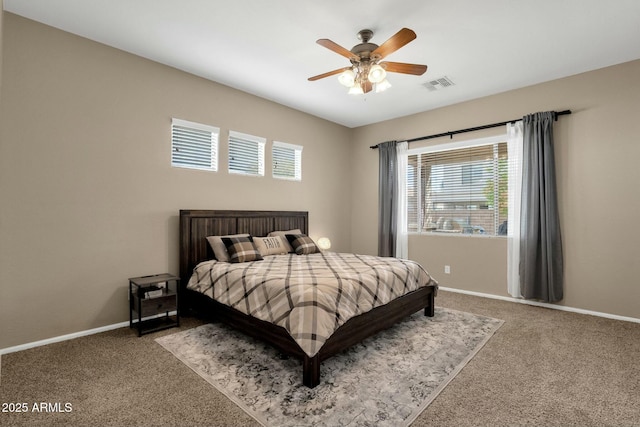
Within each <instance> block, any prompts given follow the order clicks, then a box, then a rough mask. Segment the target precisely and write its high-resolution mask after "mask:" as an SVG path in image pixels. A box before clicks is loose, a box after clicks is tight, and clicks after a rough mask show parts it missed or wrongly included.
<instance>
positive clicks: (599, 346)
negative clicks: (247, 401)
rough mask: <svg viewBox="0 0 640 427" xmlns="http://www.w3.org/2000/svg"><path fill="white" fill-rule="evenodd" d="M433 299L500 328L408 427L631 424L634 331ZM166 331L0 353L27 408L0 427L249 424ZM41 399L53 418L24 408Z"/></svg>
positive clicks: (494, 304) (15, 399) (6, 379)
mask: <svg viewBox="0 0 640 427" xmlns="http://www.w3.org/2000/svg"><path fill="white" fill-rule="evenodd" d="M436 304H437V305H438V306H442V307H448V308H452V309H455V310H460V311H466V312H471V313H476V314H480V315H484V316H489V317H494V318H498V319H503V320H504V321H505V323H504V325H503V326H502V327H501V328H500V329H499V330H498V331H497V332H496V334H495V335H494V336H493V337H492V338H491V340H489V342H488V343H487V344H486V345H485V346H484V347H483V348H482V350H481V351H480V352H479V353H478V354H477V355H476V356H475V357H474V358H473V359H472V360H471V361H470V362H469V363H468V364H467V365H466V367H465V368H464V369H463V370H462V372H460V374H458V375H457V376H456V378H455V379H454V380H453V381H452V382H451V383H450V384H449V385H448V386H447V387H446V388H445V389H444V391H442V392H441V393H440V395H439V396H438V397H437V398H436V399H435V400H434V401H433V402H432V403H431V405H429V407H428V408H427V409H426V410H425V411H424V412H423V413H422V414H421V415H420V416H419V417H418V418H417V419H416V421H415V422H414V423H413V425H414V426H436V425H437V426H523V425H532V426H533V425H535V426H540V425H544V426H637V425H640V405H639V404H638V401H639V396H640V363H638V357H639V355H640V324H638V323H628V322H620V321H615V320H609V319H603V318H597V317H592V316H586V315H579V314H574V313H567V312H561V311H556V310H549V309H543V308H539V307H532V306H526V305H522V304H515V303H510V302H504V301H498V300H490V299H485V298H479V297H473V296H468V295H461V294H455V293H450V292H446V291H441V292H440V293H439V295H438V297H437V299H436ZM201 323H202V322H200V321H197V320H195V319H183V321H182V322H181V324H182V326H181V329H188V328H192V327H195V326H197V325H200V324H201ZM176 331H177V329H169V330H167V331H163V332H158V333H156V334H150V335H146V336H144V337H141V338H138V337H137V336H136V335H135V333H134V332H133V331H131V330H129V329H127V328H123V329H118V330H115V331H110V332H105V333H102V334H97V335H92V336H88V337H83V338H78V339H75V340H72V341H66V342H62V343H56V344H51V345H48V346H44V347H39V348H35V349H31V350H26V351H22V352H17V353H11V354H7V355H4V356H2V365H1V366H2V372H1V374H2V377H1V383H0V403H2V404H3V408H2V409H5V407H7V408H8V404H9V403H13V404H16V403H18V404H20V403H26V404H27V406H28V408H29V410H28V412H27V413H15V412H0V425H1V426H5V425H6V426H56V425H72V426H122V425H127V426H178V425H180V426H251V425H257V423H256V422H255V421H254V420H253V419H252V418H251V417H249V416H248V415H247V414H246V413H244V411H242V410H241V409H240V408H238V407H237V406H236V405H235V404H234V403H232V402H231V401H230V400H229V399H227V398H226V397H225V396H223V395H222V394H221V393H219V392H218V391H217V390H216V389H215V388H213V387H212V386H211V385H210V384H209V383H207V382H206V381H205V380H203V379H202V378H201V377H199V376H198V375H197V374H196V373H195V372H193V371H192V370H191V369H189V368H188V367H187V366H185V365H184V364H183V363H182V362H180V361H179V360H178V359H176V358H175V357H174V356H173V355H171V354H170V353H168V352H167V351H166V350H164V349H163V348H162V347H161V346H159V345H158V344H157V343H156V342H155V341H154V339H155V338H157V337H158V336H161V335H168V334H172V333H175V332H176ZM41 402H44V403H45V404H46V405H45V406H44V407H45V408H49V409H51V410H58V409H60V410H61V411H62V412H53V413H52V412H32V410H33V405H34V403H38V407H40V405H39V404H40V403H41ZM66 403H69V404H70V405H71V408H70V409H71V410H70V412H64V410H66V409H67V408H68V406H65V404H66ZM4 404H7V405H4ZM14 408H15V405H14Z"/></svg>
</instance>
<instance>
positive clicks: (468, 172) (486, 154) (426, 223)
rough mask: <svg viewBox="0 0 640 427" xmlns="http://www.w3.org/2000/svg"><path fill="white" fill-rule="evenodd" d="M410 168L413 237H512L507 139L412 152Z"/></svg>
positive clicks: (409, 216) (409, 219)
mask: <svg viewBox="0 0 640 427" xmlns="http://www.w3.org/2000/svg"><path fill="white" fill-rule="evenodd" d="M505 139H506V138H505ZM407 163H408V164H407V224H408V231H409V232H419V233H461V234H488V235H503V234H506V226H507V222H506V221H507V197H508V182H507V177H508V157H507V143H506V142H502V138H500V140H498V139H496V138H490V139H489V140H487V139H485V140H479V141H478V140H476V141H468V142H464V143H452V144H443V145H439V146H434V147H428V148H423V149H415V150H410V151H409V155H408V162H407Z"/></svg>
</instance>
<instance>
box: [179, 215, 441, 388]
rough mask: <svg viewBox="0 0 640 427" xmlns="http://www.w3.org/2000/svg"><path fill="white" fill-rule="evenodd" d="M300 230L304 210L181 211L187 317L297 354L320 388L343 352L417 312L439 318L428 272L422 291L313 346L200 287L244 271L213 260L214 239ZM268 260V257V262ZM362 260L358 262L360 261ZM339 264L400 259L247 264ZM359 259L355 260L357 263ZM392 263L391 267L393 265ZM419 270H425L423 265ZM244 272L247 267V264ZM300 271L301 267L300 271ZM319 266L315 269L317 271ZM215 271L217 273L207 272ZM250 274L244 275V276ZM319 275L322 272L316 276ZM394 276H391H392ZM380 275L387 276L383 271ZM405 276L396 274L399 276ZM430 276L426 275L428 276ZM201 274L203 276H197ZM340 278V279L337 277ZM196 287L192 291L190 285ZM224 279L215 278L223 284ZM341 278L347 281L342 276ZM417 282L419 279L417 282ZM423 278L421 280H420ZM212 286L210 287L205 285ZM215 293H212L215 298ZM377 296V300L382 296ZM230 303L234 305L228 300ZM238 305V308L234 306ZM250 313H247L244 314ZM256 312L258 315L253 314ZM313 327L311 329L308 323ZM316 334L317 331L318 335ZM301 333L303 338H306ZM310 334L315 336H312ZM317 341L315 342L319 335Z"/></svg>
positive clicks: (329, 257)
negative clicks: (324, 367) (326, 369)
mask: <svg viewBox="0 0 640 427" xmlns="http://www.w3.org/2000/svg"><path fill="white" fill-rule="evenodd" d="M293 229H298V230H300V231H301V233H302V234H305V235H307V234H308V212H304V211H235V210H234V211H230V210H181V211H180V277H181V285H180V297H179V301H180V304H181V307H180V309H181V312H182V313H189V312H191V313H194V314H196V315H199V316H203V317H206V318H210V319H212V320H217V321H221V322H223V323H226V324H228V325H230V326H232V327H234V328H236V329H238V330H240V331H242V332H244V333H245V334H247V335H249V336H252V337H255V338H259V339H262V340H263V341H266V342H268V343H269V344H271V345H272V346H274V347H275V348H277V349H278V350H279V351H280V352H282V353H283V354H285V355H288V356H294V357H297V358H299V359H301V360H302V367H303V375H302V377H303V378H302V379H303V381H302V382H303V384H304V385H306V386H307V387H311V388H313V387H315V386H317V385H318V384H319V383H320V365H321V363H322V361H323V360H325V359H327V358H328V357H331V356H332V355H334V354H337V353H339V352H341V351H343V350H345V349H347V348H348V347H350V346H352V345H354V344H356V343H358V342H360V341H362V340H363V339H365V338H367V337H369V336H371V335H374V334H376V333H377V332H379V331H381V330H383V329H386V328H388V327H390V326H392V325H393V324H395V323H397V322H398V321H400V320H401V319H403V318H404V317H406V316H408V315H410V314H413V313H415V312H417V311H420V310H424V314H425V315H426V316H433V313H434V297H435V294H436V291H437V283H436V282H435V281H434V280H433V279H432V278H431V277H430V276H429V275H428V274H427V273H426V272H424V270H422V271H423V272H424V275H421V276H420V278H419V280H420V281H421V282H425V283H420V285H419V287H417V288H416V289H414V290H409V291H408V292H407V293H404V294H403V295H401V296H399V297H393V299H391V300H390V301H389V302H387V303H384V305H378V306H375V307H374V308H372V309H367V311H366V312H363V313H362V314H357V315H355V316H353V317H350V318H348V320H343V321H341V322H340V323H339V325H337V326H336V328H335V330H333V331H332V332H331V333H330V334H329V335H327V336H326V337H323V338H322V340H321V342H320V344H317V347H316V348H313V345H314V344H313V343H312V344H308V343H307V342H305V341H303V340H301V339H300V337H299V336H298V335H296V334H295V333H294V334H293V336H296V339H294V337H293V336H292V333H291V332H290V330H288V329H287V328H289V327H290V325H289V324H287V325H286V327H285V325H284V324H283V323H282V322H278V321H276V320H274V319H271V321H268V320H269V318H267V317H265V316H262V317H264V318H265V319H267V320H263V319H261V318H259V317H257V316H259V313H257V312H256V313H253V312H252V311H251V309H244V307H243V306H238V305H236V306H235V307H236V308H232V307H231V306H229V305H226V304H223V303H221V302H218V301H216V300H214V299H212V298H211V295H207V293H206V292H203V289H198V286H194V282H198V280H200V278H207V277H208V276H212V275H213V274H214V273H212V272H213V271H215V270H214V267H215V268H229V269H233V268H234V267H236V268H237V267H238V264H236V265H235V266H232V265H230V264H229V263H220V262H215V261H211V260H212V259H215V257H214V254H213V251H212V249H211V246H210V245H209V243H208V242H207V237H209V236H225V235H235V234H241V233H246V234H249V235H251V236H267V234H269V233H270V232H272V231H278V230H293ZM266 258H267V257H265V259H266ZM338 258H339V259H338ZM355 258H357V259H355ZM336 259H338V261H339V262H349V263H351V262H364V263H365V266H364V267H363V266H359V267H351V265H352V264H348V265H349V266H350V267H349V268H351V269H360V270H359V271H364V270H363V269H369V268H371V269H379V270H376V271H391V270H392V269H390V268H389V266H388V265H387V264H386V263H391V262H393V261H394V259H392V258H378V257H367V256H360V255H354V254H332V253H326V254H313V255H302V256H300V255H295V254H289V255H276V256H274V257H269V258H268V259H267V262H264V260H263V261H255V262H252V263H244V264H245V265H246V270H247V271H249V269H250V268H254V265H255V268H258V267H259V268H266V269H273V270H277V269H276V268H275V267H274V266H276V265H277V264H278V263H281V264H283V265H288V266H289V267H288V268H289V269H291V268H292V267H291V266H292V265H295V266H299V265H301V264H302V263H305V264H318V265H320V267H318V268H323V269H325V270H326V269H329V270H331V271H333V272H335V271H334V270H335V267H332V266H333V265H334V264H333V263H334V262H335V260H336ZM353 259H355V260H354V261H352V260H353ZM389 265H390V264H389ZM418 267H419V266H418ZM243 268H245V267H244V266H243ZM296 268H297V267H296ZM313 268H315V267H313ZM206 269H211V271H209V270H206ZM228 274H230V273H229V272H228V271H225V272H224V273H220V276H221V277H222V276H226V275H228ZM243 274H244V273H243ZM314 274H316V273H314ZM389 274H391V273H389ZM378 275H382V274H381V273H378ZM398 275H399V274H395V276H398ZM425 275H426V276H425ZM196 276H197V277H196ZM336 277H338V275H336ZM191 279H193V280H192V283H191V285H190V286H191V289H190V288H189V287H188V284H189V283H190V280H191ZM218 280H219V278H217V277H216V278H215V280H214V282H215V283H217V282H218ZM338 280H341V279H340V278H338ZM412 280H413V279H412ZM416 280H417V279H416ZM203 288H206V286H203ZM212 293H213V291H211V294H212ZM376 298H377V297H376ZM227 303H228V301H227ZM232 305H233V304H232ZM243 311H244V312H243ZM247 313H252V314H253V315H250V314H247ZM307 327H308V325H307ZM314 332H315V331H314ZM300 335H301V334H300ZM307 335H309V334H307ZM313 335H314V339H315V333H314V334H313Z"/></svg>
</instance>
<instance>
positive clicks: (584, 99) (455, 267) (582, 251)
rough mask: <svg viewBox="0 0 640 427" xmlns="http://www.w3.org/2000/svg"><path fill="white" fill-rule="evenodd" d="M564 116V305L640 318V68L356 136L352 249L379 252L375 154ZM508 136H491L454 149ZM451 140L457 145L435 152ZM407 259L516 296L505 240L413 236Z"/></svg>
mask: <svg viewBox="0 0 640 427" xmlns="http://www.w3.org/2000/svg"><path fill="white" fill-rule="evenodd" d="M422 96H437V94H430V93H425V94H423V95H422ZM564 109H571V110H572V111H573V114H572V115H570V116H562V117H560V118H559V120H558V121H557V122H556V123H555V144H556V166H557V175H558V192H559V204H560V220H561V225H562V233H563V241H564V262H565V299H564V301H562V304H564V305H567V306H571V307H575V308H581V309H586V310H594V311H599V312H604V313H609V314H615V315H620V316H629V317H635V318H640V286H638V283H639V281H638V277H640V262H638V253H639V248H640V226H638V218H640V191H638V183H639V182H640V168H639V167H638V159H640V144H639V143H638V135H640V120H638V113H639V111H640V61H634V62H629V63H625V64H621V65H617V66H613V67H609V68H605V69H601V70H597V71H593V72H589V73H584V74H580V75H576V76H573V77H569V78H564V79H560V80H555V81H552V82H548V83H544V84H539V85H536V86H532V87H527V88H523V89H519V90H513V91H509V92H505V93H502V94H499V95H495V96H490V97H486V98H482V99H477V100H474V101H470V102H465V103H461V104H458V105H453V106H450V107H446V108H440V109H437V110H433V111H428V112H425V113H421V114H416V115H413V116H409V117H404V118H399V119H396V120H390V121H387V122H383V123H378V124H375V125H370V126H366V127H362V128H358V129H355V130H354V138H353V140H354V142H353V144H352V146H351V155H352V156H353V157H354V158H355V159H357V162H358V169H357V171H358V173H357V174H356V175H355V176H354V177H353V179H352V183H353V185H352V194H353V195H354V201H353V203H352V206H353V212H352V217H351V226H352V227H351V228H352V242H351V249H352V250H353V251H356V252H364V253H375V252H376V248H377V246H376V245H377V243H376V222H377V212H376V209H377V208H376V207H377V197H378V196H377V181H376V180H377V167H378V166H377V153H376V152H375V150H371V149H369V146H370V145H373V144H376V143H378V142H383V141H387V140H393V139H398V140H400V139H402V138H407V139H408V138H414V137H419V136H423V135H430V134H434V133H441V132H447V131H450V130H456V129H462V128H467V127H473V126H478V125H482V124H486V123H496V122H502V121H505V120H510V119H515V118H518V117H521V116H522V115H524V114H527V113H533V112H536V111H544V110H557V111H559V110H564ZM500 132H503V131H502V130H500V129H493V130H488V131H487V130H485V131H483V132H482V133H480V132H477V133H468V134H463V135H459V136H457V137H455V138H454V140H462V139H469V138H475V137H481V136H487V135H490V134H498V133H500ZM443 141H449V139H448V138H443V139H439V140H430V141H428V143H429V144H437V143H441V142H443ZM423 143H424V142H423ZM412 146H414V147H415V146H417V145H412ZM409 254H410V257H411V258H413V259H416V260H417V261H419V262H421V263H422V264H423V265H424V266H425V267H426V268H427V269H428V270H429V271H431V272H432V273H433V274H434V276H436V278H437V279H439V281H440V283H441V284H442V285H443V286H448V287H452V288H458V289H464V290H469V291H476V292H484V293H490V294H495V295H502V296H507V295H508V294H507V292H506V243H505V242H504V240H503V239H501V238H477V237H470V238H465V237H459V236H420V235H412V236H411V237H410V239H409ZM444 265H450V266H451V274H450V275H445V274H444Z"/></svg>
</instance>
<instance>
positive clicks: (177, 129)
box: [171, 119, 220, 171]
mask: <svg viewBox="0 0 640 427" xmlns="http://www.w3.org/2000/svg"><path fill="white" fill-rule="evenodd" d="M219 134H220V129H219V128H217V127H213V126H208V125H203V124H200V123H194V122H188V121H186V120H180V119H172V121H171V166H175V167H180V168H190V169H202V170H207V171H217V170H218V135H219Z"/></svg>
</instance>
